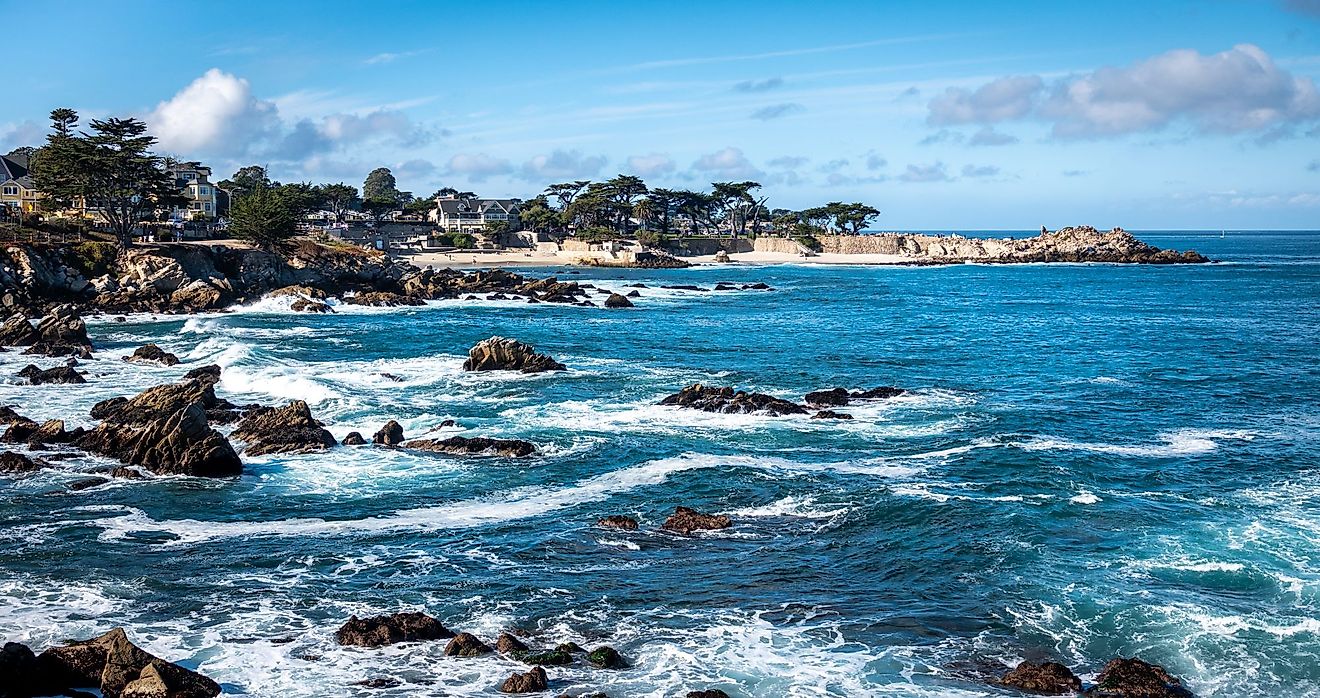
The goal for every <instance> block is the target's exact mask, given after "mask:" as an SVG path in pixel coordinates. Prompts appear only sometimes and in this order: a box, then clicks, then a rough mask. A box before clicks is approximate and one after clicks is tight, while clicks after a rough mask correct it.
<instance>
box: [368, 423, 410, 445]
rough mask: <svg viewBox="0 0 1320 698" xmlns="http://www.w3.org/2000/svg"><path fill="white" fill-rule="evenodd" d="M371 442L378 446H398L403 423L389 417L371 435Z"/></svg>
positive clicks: (401, 440) (400, 441)
mask: <svg viewBox="0 0 1320 698" xmlns="http://www.w3.org/2000/svg"><path fill="white" fill-rule="evenodd" d="M371 443H373V444H377V445H380V446H398V445H399V444H401V443H403V425H401V424H399V423H398V422H396V421H394V420H393V419H391V420H390V421H388V422H386V423H385V426H383V427H381V428H380V431H378V432H376V434H375V435H374V436H372V437H371Z"/></svg>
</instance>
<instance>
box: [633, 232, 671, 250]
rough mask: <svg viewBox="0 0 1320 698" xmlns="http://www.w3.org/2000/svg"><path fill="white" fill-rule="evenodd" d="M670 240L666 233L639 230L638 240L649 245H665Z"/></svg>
mask: <svg viewBox="0 0 1320 698" xmlns="http://www.w3.org/2000/svg"><path fill="white" fill-rule="evenodd" d="M668 240H669V239H668V238H667V237H666V236H665V234H664V233H657V232H655V231H654V230H639V231H637V242H639V243H641V244H643V245H646V246H647V247H664V244H665V243H666V242H668Z"/></svg>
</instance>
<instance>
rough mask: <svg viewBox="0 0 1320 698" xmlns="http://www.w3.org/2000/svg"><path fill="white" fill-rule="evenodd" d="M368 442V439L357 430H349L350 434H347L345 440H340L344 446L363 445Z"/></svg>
mask: <svg viewBox="0 0 1320 698" xmlns="http://www.w3.org/2000/svg"><path fill="white" fill-rule="evenodd" d="M366 443H367V440H366V439H364V438H362V434H360V433H358V432H356V431H350V432H348V436H345V437H344V440H343V441H341V442H340V444H341V445H344V446H362V445H364V444H366Z"/></svg>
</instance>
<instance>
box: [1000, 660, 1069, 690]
mask: <svg viewBox="0 0 1320 698" xmlns="http://www.w3.org/2000/svg"><path fill="white" fill-rule="evenodd" d="M999 683H1001V684H1003V685H1005V686H1009V687H1012V688H1016V689H1018V690H1021V691H1027V692H1029V693H1038V694H1042V695H1065V694H1066V695H1072V694H1074V693H1077V692H1078V691H1081V690H1082V680H1081V679H1079V678H1077V676H1076V675H1074V674H1073V673H1072V670H1071V669H1069V668H1068V667H1066V666H1064V665H1062V664H1059V663H1058V662H1022V663H1021V664H1018V665H1017V667H1016V668H1014V669H1013V670H1012V671H1010V672H1008V673H1007V674H1004V676H1003V678H1001V679H999Z"/></svg>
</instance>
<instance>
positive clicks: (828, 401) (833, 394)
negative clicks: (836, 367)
mask: <svg viewBox="0 0 1320 698" xmlns="http://www.w3.org/2000/svg"><path fill="white" fill-rule="evenodd" d="M805 400H806V402H807V404H808V405H811V406H812V407H843V406H844V405H847V404H848V391H847V390H846V389H844V388H831V389H830V390H817V391H816V392H814V393H807V396H806V398H805Z"/></svg>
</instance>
